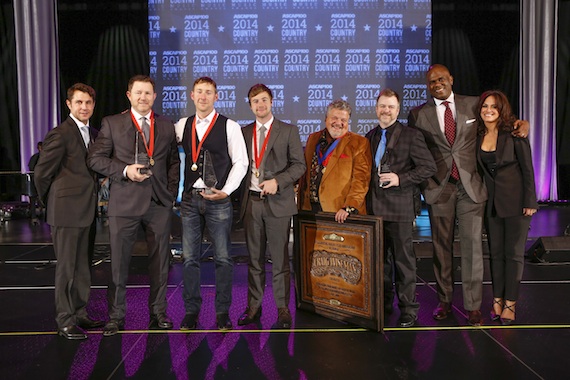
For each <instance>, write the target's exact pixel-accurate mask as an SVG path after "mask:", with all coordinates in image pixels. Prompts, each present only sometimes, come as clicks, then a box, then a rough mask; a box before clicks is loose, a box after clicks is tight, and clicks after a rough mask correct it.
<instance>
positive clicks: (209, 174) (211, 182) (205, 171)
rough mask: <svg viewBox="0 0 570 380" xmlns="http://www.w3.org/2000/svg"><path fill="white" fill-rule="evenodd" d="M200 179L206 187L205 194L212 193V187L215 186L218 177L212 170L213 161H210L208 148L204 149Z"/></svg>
mask: <svg viewBox="0 0 570 380" xmlns="http://www.w3.org/2000/svg"><path fill="white" fill-rule="evenodd" d="M202 180H203V181H204V184H205V185H206V186H207V187H208V188H207V189H206V194H212V190H210V189H211V188H212V187H216V185H217V184H218V177H217V176H216V172H215V170H214V163H213V161H212V156H211V155H210V151H209V150H205V151H204V165H203V166H202Z"/></svg>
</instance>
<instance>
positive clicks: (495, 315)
mask: <svg viewBox="0 0 570 380" xmlns="http://www.w3.org/2000/svg"><path fill="white" fill-rule="evenodd" d="M503 304H504V302H503V299H502V298H493V304H492V305H491V313H490V314H491V320H492V321H498V320H499V319H501V313H502V312H503ZM495 305H499V307H500V308H501V310H500V311H499V312H498V313H497V312H496V311H495Z"/></svg>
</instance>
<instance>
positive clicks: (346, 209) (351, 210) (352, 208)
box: [344, 206, 358, 215]
mask: <svg viewBox="0 0 570 380" xmlns="http://www.w3.org/2000/svg"><path fill="white" fill-rule="evenodd" d="M344 211H346V212H348V215H352V214H354V215H356V214H358V210H357V209H355V208H354V207H350V206H346V207H345V208H344Z"/></svg>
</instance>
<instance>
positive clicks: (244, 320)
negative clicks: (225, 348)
mask: <svg viewBox="0 0 570 380" xmlns="http://www.w3.org/2000/svg"><path fill="white" fill-rule="evenodd" d="M259 318H261V308H257V307H249V306H248V307H247V308H246V309H245V311H244V312H243V314H242V315H241V316H240V317H239V319H238V326H245V325H249V324H250V323H254V322H258V321H259Z"/></svg>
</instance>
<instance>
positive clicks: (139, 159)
mask: <svg viewBox="0 0 570 380" xmlns="http://www.w3.org/2000/svg"><path fill="white" fill-rule="evenodd" d="M139 135H140V133H139V132H138V131H137V132H136V134H135V136H136V137H135V164H141V165H144V166H145V167H144V168H140V169H139V173H141V174H148V175H152V171H151V170H150V159H149V157H148V154H146V152H143V153H139Z"/></svg>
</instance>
